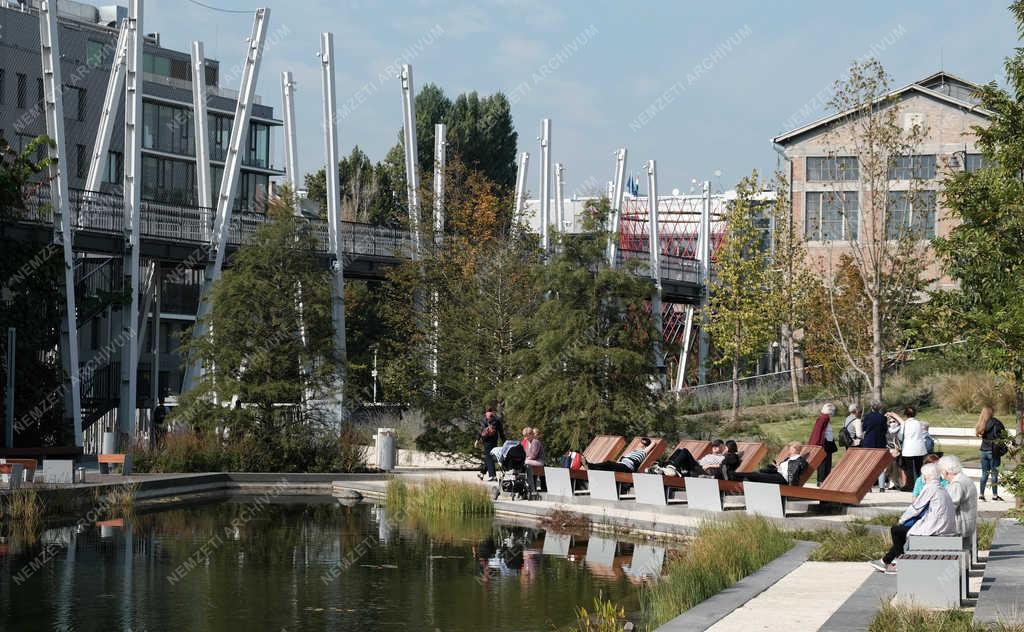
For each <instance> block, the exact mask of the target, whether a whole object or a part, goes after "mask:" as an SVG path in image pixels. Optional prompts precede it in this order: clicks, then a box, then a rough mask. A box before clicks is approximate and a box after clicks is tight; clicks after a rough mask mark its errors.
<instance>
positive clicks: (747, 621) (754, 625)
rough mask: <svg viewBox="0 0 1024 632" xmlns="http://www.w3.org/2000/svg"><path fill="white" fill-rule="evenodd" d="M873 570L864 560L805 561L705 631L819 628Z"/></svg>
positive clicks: (769, 631)
mask: <svg viewBox="0 0 1024 632" xmlns="http://www.w3.org/2000/svg"><path fill="white" fill-rule="evenodd" d="M873 572H874V571H873V570H872V569H871V567H870V566H868V565H867V564H864V563H863V562H805V563H804V564H803V565H801V566H800V567H799V568H797V569H796V570H795V571H793V572H792V573H790V574H789V575H786V576H785V577H783V578H782V579H781V580H779V581H778V582H776V583H775V585H774V586H772V587H771V588H769V589H768V590H766V591H764V592H763V593H761V594H760V595H758V596H757V597H755V598H754V599H752V600H750V601H748V602H747V603H746V604H745V605H743V606H741V607H740V608H737V609H736V610H733V611H732V613H731V614H729V615H728V616H726V617H725V618H723V619H722V620H720V621H719V622H718V623H716V624H715V625H713V626H711V627H710V628H708V632H734V631H735V630H761V631H764V632H775V631H778V632H791V631H792V630H818V629H820V628H821V627H822V626H823V625H824V624H825V622H826V621H827V620H828V619H829V617H831V616H832V613H834V612H835V611H836V610H838V609H839V607H840V606H842V605H843V603H844V602H845V601H846V600H847V598H848V597H849V596H850V595H852V594H853V593H854V592H855V591H856V590H857V589H858V588H860V586H861V584H863V583H864V581H865V580H866V579H868V577H870V576H871V575H872V573H873Z"/></svg>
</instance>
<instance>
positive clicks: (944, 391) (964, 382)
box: [935, 371, 1013, 413]
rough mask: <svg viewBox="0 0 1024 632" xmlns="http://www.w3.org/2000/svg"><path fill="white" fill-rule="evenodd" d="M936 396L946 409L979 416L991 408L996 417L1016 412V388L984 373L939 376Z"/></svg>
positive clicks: (1001, 379)
mask: <svg viewBox="0 0 1024 632" xmlns="http://www.w3.org/2000/svg"><path fill="white" fill-rule="evenodd" d="M935 396H936V400H937V401H938V403H939V404H940V405H941V406H943V407H944V408H949V409H952V410H956V411H959V412H965V413H977V412H978V411H979V410H981V408H982V406H992V407H993V408H995V410H996V412H997V413H1006V412H1009V411H1011V410H1012V409H1013V384H1012V383H1011V382H1010V381H1009V380H1007V379H1005V378H1002V377H999V376H996V375H993V374H991V373H986V372H983V371H969V372H967V373H959V374H948V375H940V376H938V377H937V378H936V380H935Z"/></svg>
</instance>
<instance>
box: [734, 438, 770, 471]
mask: <svg viewBox="0 0 1024 632" xmlns="http://www.w3.org/2000/svg"><path fill="white" fill-rule="evenodd" d="M736 451H737V452H739V454H740V464H739V466H738V467H737V468H736V471H737V472H753V471H755V470H757V466H758V465H760V464H761V460H762V459H764V455H765V453H767V452H768V446H766V445H765V444H763V443H760V442H744V443H740V442H737V443H736Z"/></svg>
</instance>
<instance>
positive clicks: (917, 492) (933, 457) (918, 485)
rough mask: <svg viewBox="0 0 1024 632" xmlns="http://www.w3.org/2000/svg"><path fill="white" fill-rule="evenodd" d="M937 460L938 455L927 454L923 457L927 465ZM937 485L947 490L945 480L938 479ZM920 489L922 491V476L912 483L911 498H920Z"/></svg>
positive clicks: (947, 484) (947, 483)
mask: <svg viewBox="0 0 1024 632" xmlns="http://www.w3.org/2000/svg"><path fill="white" fill-rule="evenodd" d="M938 460H939V455H938V454H929V455H928V456H926V457H924V464H925V465H928V464H929V463H935V462H936V461H938ZM939 485H942V487H943V488H947V489H948V487H949V482H948V481H946V479H944V478H941V477H940V478H939ZM922 489H924V477H923V476H918V477H917V480H916V481H915V482H914V493H913V494H912V497H914V498H917V497H918V496H920V495H921V490H922Z"/></svg>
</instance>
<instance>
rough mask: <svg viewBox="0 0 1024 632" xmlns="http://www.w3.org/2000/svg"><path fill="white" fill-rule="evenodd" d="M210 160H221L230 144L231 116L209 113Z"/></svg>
mask: <svg viewBox="0 0 1024 632" xmlns="http://www.w3.org/2000/svg"><path fill="white" fill-rule="evenodd" d="M208 116H209V119H210V120H209V126H210V160H218V161H223V160H224V157H225V156H227V153H228V145H230V144H231V118H230V117H227V116H222V115H220V114H210V115H208Z"/></svg>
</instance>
